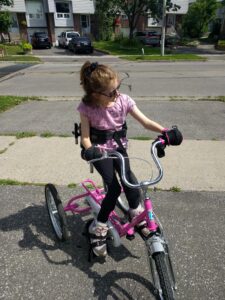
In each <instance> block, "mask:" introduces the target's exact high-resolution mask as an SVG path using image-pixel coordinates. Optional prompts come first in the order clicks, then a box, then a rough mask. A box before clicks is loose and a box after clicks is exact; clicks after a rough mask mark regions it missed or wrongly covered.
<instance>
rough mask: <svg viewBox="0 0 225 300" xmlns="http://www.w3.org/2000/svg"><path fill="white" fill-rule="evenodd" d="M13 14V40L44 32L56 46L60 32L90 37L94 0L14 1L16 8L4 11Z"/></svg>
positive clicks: (4, 8)
mask: <svg viewBox="0 0 225 300" xmlns="http://www.w3.org/2000/svg"><path fill="white" fill-rule="evenodd" d="M1 10H8V11H10V12H11V13H12V17H13V24H12V28H11V36H12V39H20V38H26V39H28V40H30V36H31V35H32V34H33V32H35V31H45V32H46V33H48V35H49V36H50V37H51V39H52V42H53V43H54V42H55V40H56V39H57V36H58V35H59V33H60V32H62V31H66V30H75V31H79V32H80V33H81V34H82V35H83V34H87V35H89V34H90V33H91V17H92V15H93V14H94V12H95V6H94V0H14V5H13V7H2V9H1Z"/></svg>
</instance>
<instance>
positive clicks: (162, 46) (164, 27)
mask: <svg viewBox="0 0 225 300" xmlns="http://www.w3.org/2000/svg"><path fill="white" fill-rule="evenodd" d="M165 36H166V0H163V12H162V35H161V56H164V55H165Z"/></svg>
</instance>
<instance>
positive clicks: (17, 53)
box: [0, 44, 41, 63]
mask: <svg viewBox="0 0 225 300" xmlns="http://www.w3.org/2000/svg"><path fill="white" fill-rule="evenodd" d="M0 49H4V52H5V56H3V57H0V61H19V62H34V63H35V62H36V63H38V62H40V61H41V60H40V58H38V57H35V56H32V55H25V54H24V52H23V50H22V49H21V47H20V46H19V45H3V44H0Z"/></svg>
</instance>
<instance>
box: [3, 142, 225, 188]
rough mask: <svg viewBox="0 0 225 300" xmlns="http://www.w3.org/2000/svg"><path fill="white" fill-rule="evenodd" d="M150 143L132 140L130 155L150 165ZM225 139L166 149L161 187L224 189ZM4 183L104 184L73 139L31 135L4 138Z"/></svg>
mask: <svg viewBox="0 0 225 300" xmlns="http://www.w3.org/2000/svg"><path fill="white" fill-rule="evenodd" d="M150 143H151V141H137V140H130V144H129V154H130V157H137V158H138V157H139V158H142V159H145V160H147V161H150V151H149V150H150ZM224 148H225V141H193V140H185V141H184V142H183V144H182V145H181V146H179V147H167V149H166V157H164V158H163V159H161V162H162V164H163V168H164V177H163V179H162V181H161V182H160V183H159V184H158V185H157V187H158V188H162V189H171V188H172V187H178V188H180V189H181V190H190V191H191V190H195V191H224V190H225V172H224V170H225V159H224ZM0 152H1V155H0V165H1V168H0V179H13V180H17V181H19V182H28V183H48V182H51V183H54V184H57V185H68V184H70V183H76V184H78V183H80V182H81V181H82V180H84V179H86V178H92V179H93V180H94V181H96V182H97V184H101V178H100V176H99V175H98V173H97V172H96V171H95V172H94V174H90V172H89V166H88V165H87V163H86V162H85V161H83V160H82V159H81V158H80V147H79V146H78V145H74V138H71V137H67V138H59V137H52V138H41V137H31V138H24V139H16V138H15V137H9V136H1V137H0ZM131 164H132V169H133V170H134V172H135V174H136V176H137V177H138V178H139V179H140V180H144V179H148V178H149V177H150V176H151V172H152V169H153V171H154V174H156V173H157V171H156V170H155V169H154V168H153V166H154V163H153V162H151V167H149V166H148V165H147V164H146V163H144V162H142V161H138V160H137V159H134V160H133V159H132V160H131Z"/></svg>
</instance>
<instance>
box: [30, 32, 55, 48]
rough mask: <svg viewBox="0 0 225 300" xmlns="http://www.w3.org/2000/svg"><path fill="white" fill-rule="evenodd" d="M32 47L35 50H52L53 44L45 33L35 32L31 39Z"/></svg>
mask: <svg viewBox="0 0 225 300" xmlns="http://www.w3.org/2000/svg"><path fill="white" fill-rule="evenodd" d="M31 44H32V47H33V48H34V49H35V48H51V47H52V43H51V42H50V39H49V37H48V35H47V33H45V32H34V34H33V35H32V37H31Z"/></svg>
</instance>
